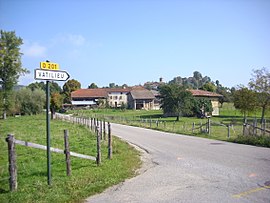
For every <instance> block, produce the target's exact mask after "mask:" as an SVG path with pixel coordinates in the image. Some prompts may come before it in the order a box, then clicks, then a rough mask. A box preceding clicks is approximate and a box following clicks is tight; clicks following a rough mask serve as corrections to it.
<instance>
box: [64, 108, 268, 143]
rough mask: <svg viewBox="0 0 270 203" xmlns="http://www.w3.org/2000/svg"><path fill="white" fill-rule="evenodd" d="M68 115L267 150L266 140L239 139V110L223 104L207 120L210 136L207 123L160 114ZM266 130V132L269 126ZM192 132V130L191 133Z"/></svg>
mask: <svg viewBox="0 0 270 203" xmlns="http://www.w3.org/2000/svg"><path fill="white" fill-rule="evenodd" d="M68 113H73V114H75V115H79V116H85V117H96V118H100V119H107V120H109V121H111V122H116V123H121V124H126V125H133V126H139V127H144V128H151V129H155V130H159V131H166V132H173V133H178V134H186V135H191V136H199V137H205V138H210V139H215V140H223V141H230V142H238V143H245V144H252V145H257V146H265V147H270V140H269V139H270V138H269V136H268V137H265V136H261V137H255V138H250V137H242V136H241V135H242V133H243V115H242V113H241V112H240V111H239V110H237V109H235V108H234V106H233V104H232V103H224V104H223V107H222V108H220V116H214V117H211V132H210V134H208V133H205V132H206V123H207V119H199V118H195V117H181V118H180V120H179V121H175V120H176V119H175V117H167V118H164V117H163V112H162V110H151V111H146V110H135V111H134V110H120V109H94V110H74V111H69V112H68ZM260 113H261V112H260V110H258V111H256V112H254V113H251V114H249V115H248V121H249V122H252V121H253V120H254V118H259V117H260ZM269 117H270V114H269V112H267V114H266V118H268V119H269ZM157 123H158V124H157ZM194 124H195V125H194ZM228 125H230V132H229V131H228V127H227V126H228ZM200 126H202V127H200ZM267 127H268V128H270V126H269V124H268V126H267ZM193 128H194V130H192V129H193Z"/></svg>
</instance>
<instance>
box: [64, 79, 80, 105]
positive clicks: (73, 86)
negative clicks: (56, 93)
mask: <svg viewBox="0 0 270 203" xmlns="http://www.w3.org/2000/svg"><path fill="white" fill-rule="evenodd" d="M78 89H81V83H80V82H79V81H77V80H74V79H72V80H68V81H67V82H66V83H65V84H64V86H63V95H64V103H67V104H70V103H71V92H73V91H75V90H78Z"/></svg>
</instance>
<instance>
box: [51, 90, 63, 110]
mask: <svg viewBox="0 0 270 203" xmlns="http://www.w3.org/2000/svg"><path fill="white" fill-rule="evenodd" d="M62 106H63V96H62V95H61V94H60V93H53V94H52V96H51V109H52V112H55V111H59V110H60V109H62Z"/></svg>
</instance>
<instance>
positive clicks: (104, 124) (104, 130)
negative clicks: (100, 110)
mask: <svg viewBox="0 0 270 203" xmlns="http://www.w3.org/2000/svg"><path fill="white" fill-rule="evenodd" d="M103 138H104V140H106V122H105V119H104V121H103Z"/></svg>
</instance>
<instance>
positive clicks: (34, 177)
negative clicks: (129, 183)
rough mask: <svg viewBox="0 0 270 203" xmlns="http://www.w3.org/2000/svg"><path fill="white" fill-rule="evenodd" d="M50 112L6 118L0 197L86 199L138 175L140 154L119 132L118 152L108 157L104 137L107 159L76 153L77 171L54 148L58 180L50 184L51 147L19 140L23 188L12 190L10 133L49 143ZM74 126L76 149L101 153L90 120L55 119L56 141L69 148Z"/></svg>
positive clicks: (0, 133) (1, 124)
mask: <svg viewBox="0 0 270 203" xmlns="http://www.w3.org/2000/svg"><path fill="white" fill-rule="evenodd" d="M45 124H46V121H45V114H42V115H36V116H22V117H9V118H8V119H7V120H0V144H1V149H0V202H83V201H84V199H85V198H87V197H89V196H91V195H93V194H96V193H100V192H102V191H103V190H104V189H106V188H108V187H110V186H112V185H115V184H117V183H120V182H122V181H124V180H125V179H127V178H130V177H133V176H135V175H136V170H137V169H138V168H139V167H140V165H141V161H140V154H139V152H138V151H137V150H135V149H134V148H133V147H131V146H130V145H128V144H127V143H125V142H123V141H121V140H120V139H117V138H116V137H113V158H112V160H108V159H107V144H106V143H105V141H103V143H102V158H101V160H102V162H101V165H100V166H97V164H96V163H95V161H92V160H86V159H81V158H77V157H72V158H71V168H72V171H71V176H69V177H68V176H67V175H66V165H65V155H64V154H56V153H52V185H51V186H48V185H47V156H46V151H43V150H40V149H33V148H29V147H25V146H20V145H16V154H17V168H18V189H17V191H15V192H10V191H9V181H8V179H9V175H8V152H7V142H6V141H5V139H6V137H7V134H14V136H15V138H16V139H18V140H24V141H28V142H33V143H37V144H42V145H46V125H45ZM64 129H68V130H69V143H70V150H71V151H73V152H77V153H81V154H86V155H90V156H96V149H97V148H96V136H95V134H94V133H93V132H91V131H89V129H87V128H86V127H85V126H82V125H75V124H71V123H66V122H62V121H58V120H52V121H51V147H54V148H60V149H63V146H64V140H63V130H64Z"/></svg>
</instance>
